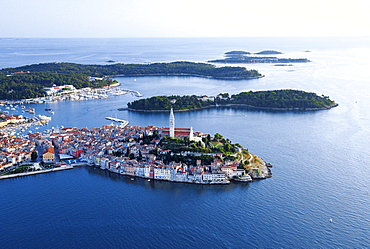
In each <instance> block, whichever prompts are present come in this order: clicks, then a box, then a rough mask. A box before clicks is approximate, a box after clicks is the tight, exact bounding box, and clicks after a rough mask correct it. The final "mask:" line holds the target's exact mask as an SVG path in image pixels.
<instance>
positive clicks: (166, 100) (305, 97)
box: [127, 90, 337, 111]
mask: <svg viewBox="0 0 370 249" xmlns="http://www.w3.org/2000/svg"><path fill="white" fill-rule="evenodd" d="M127 105H128V110H133V111H164V110H170V109H171V108H173V109H174V110H177V111H187V110H197V109H204V108H211V107H220V106H230V107H232V106H248V107H252V108H259V109H266V110H306V111H308V110H323V109H330V108H332V107H335V106H337V104H336V103H335V102H334V101H332V100H330V99H329V97H328V96H324V95H322V96H319V95H317V94H315V93H310V92H305V91H300V90H274V91H256V92H253V91H249V92H241V93H239V94H234V95H231V96H230V94H229V93H220V94H219V95H218V96H216V97H215V96H211V97H208V96H195V95H191V96H178V95H173V96H154V97H151V98H147V99H140V100H136V101H134V102H130V103H128V104H127Z"/></svg>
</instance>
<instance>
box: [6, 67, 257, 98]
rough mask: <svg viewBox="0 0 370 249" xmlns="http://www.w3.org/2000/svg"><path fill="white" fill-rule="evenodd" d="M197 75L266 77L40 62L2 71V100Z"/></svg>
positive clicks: (237, 70)
mask: <svg viewBox="0 0 370 249" xmlns="http://www.w3.org/2000/svg"><path fill="white" fill-rule="evenodd" d="M179 75H180V76H194V77H207V78H213V79H224V80H243V79H256V78H260V77H263V75H261V74H260V73H259V72H258V71H257V70H247V69H246V68H245V67H216V66H214V65H212V64H207V63H195V62H186V61H178V62H170V63H152V64H121V63H117V64H109V65H82V64H75V63H40V64H33V65H27V66H22V67H16V68H4V69H1V70H0V99H4V100H5V99H8V100H16V99H29V98H36V97H42V96H45V95H46V92H45V90H44V88H47V87H51V86H53V84H55V85H57V86H61V85H74V87H75V88H76V89H81V88H85V87H91V88H100V87H103V86H109V85H111V84H114V83H117V82H115V81H114V80H112V79H111V77H115V76H179Z"/></svg>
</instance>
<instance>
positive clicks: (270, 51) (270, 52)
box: [255, 50, 282, 54]
mask: <svg viewBox="0 0 370 249" xmlns="http://www.w3.org/2000/svg"><path fill="white" fill-rule="evenodd" d="M255 54H282V52H279V51H275V50H263V51H261V52H257V53H255Z"/></svg>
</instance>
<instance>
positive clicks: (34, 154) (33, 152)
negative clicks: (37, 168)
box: [31, 151, 38, 162]
mask: <svg viewBox="0 0 370 249" xmlns="http://www.w3.org/2000/svg"><path fill="white" fill-rule="evenodd" d="M37 156H38V155H37V152H36V151H32V153H31V161H32V162H36V159H37Z"/></svg>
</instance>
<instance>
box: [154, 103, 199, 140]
mask: <svg viewBox="0 0 370 249" xmlns="http://www.w3.org/2000/svg"><path fill="white" fill-rule="evenodd" d="M161 135H162V136H170V137H172V138H181V139H184V138H185V137H188V138H189V140H190V141H191V140H196V139H195V138H194V132H193V128H192V127H190V128H175V115H174V114H173V109H172V108H171V112H170V126H169V128H162V132H161Z"/></svg>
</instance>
